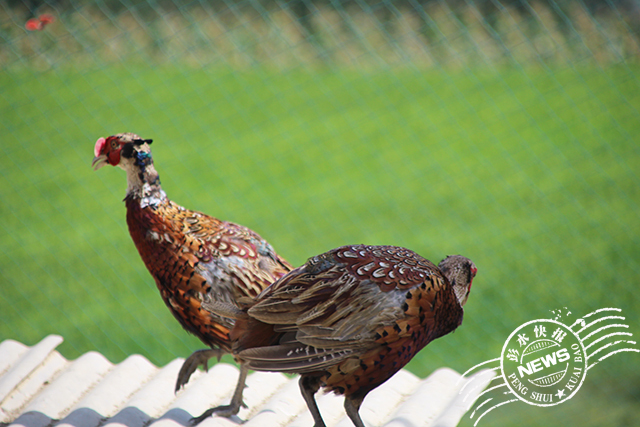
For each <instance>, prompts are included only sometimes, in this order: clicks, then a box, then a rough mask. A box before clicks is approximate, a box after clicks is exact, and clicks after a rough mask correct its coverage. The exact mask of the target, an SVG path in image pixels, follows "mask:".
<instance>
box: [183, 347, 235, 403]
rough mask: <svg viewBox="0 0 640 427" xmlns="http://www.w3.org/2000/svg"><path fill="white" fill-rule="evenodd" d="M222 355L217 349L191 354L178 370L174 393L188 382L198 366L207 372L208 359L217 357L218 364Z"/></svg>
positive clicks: (206, 349) (207, 349)
mask: <svg viewBox="0 0 640 427" xmlns="http://www.w3.org/2000/svg"><path fill="white" fill-rule="evenodd" d="M223 354H224V352H223V351H222V350H221V349H219V348H205V349H202V350H197V351H194V352H193V354H192V355H191V356H189V357H188V358H187V360H185V361H184V363H183V364H182V368H180V372H179V373H178V380H177V381H176V390H175V391H176V393H177V392H178V390H180V388H182V386H184V385H185V384H186V383H188V382H189V378H191V375H192V374H193V373H194V372H195V370H196V369H197V368H198V366H202V368H203V369H204V370H205V372H208V371H209V363H208V362H209V359H213V358H214V357H217V358H218V362H219V361H220V357H222V355H223Z"/></svg>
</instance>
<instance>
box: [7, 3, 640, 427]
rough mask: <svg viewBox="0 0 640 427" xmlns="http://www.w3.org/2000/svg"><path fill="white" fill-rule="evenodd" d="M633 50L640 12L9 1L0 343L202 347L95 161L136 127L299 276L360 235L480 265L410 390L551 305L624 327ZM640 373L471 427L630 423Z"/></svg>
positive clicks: (597, 382)
mask: <svg viewBox="0 0 640 427" xmlns="http://www.w3.org/2000/svg"><path fill="white" fill-rule="evenodd" d="M639 54H640V2H638V1H632V0H608V1H595V0H588V1H569V0H556V1H553V0H531V1H525V0H522V1H512V0H510V1H497V0H475V1H474V0H451V1H444V0H441V1H436V0H397V1H393V0H386V1H385V0H383V1H371V0H350V1H331V0H291V1H273V0H245V1H231V0H212V1H203V0H201V1H188V0H128V1H118V0H95V1H91V0H87V1H74V2H71V1H68V0H59V1H58V0H50V1H41V0H24V1H22V0H0V67H1V71H0V133H1V135H2V136H1V137H0V140H1V142H0V147H1V151H0V213H1V218H2V220H1V221H0V283H1V291H0V340H4V339H9V338H11V339H16V340H18V341H21V342H23V343H25V344H28V345H33V344H35V343H37V342H38V341H40V340H41V339H42V338H44V337H45V336H46V335H47V334H60V335H62V336H63V337H64V339H65V341H64V344H63V345H62V346H61V347H59V350H60V351H61V352H62V354H63V355H64V356H65V357H67V358H70V359H73V358H76V357H78V356H79V355H81V354H83V353H85V352H87V351H91V350H95V351H98V352H101V353H103V354H104V355H106V356H107V357H108V358H109V359H110V360H111V361H112V362H114V363H117V362H120V361H122V360H123V359H124V358H126V357H127V356H128V355H131V354H134V353H140V354H142V355H144V356H145V357H147V358H149V359H150V360H151V361H152V362H153V363H155V364H157V365H164V364H166V363H167V362H169V361H170V360H172V359H174V358H176V357H186V356H188V355H189V354H191V352H192V351H193V350H196V349H198V348H202V344H201V343H200V342H199V341H198V340H197V339H196V338H194V337H192V336H190V335H188V334H187V333H186V332H184V331H183V330H182V329H181V328H180V326H179V324H178V323H177V322H176V321H175V320H174V319H173V317H172V316H171V314H170V313H169V311H168V310H167V308H166V307H165V306H164V303H163V302H162V300H161V298H160V295H159V294H158V291H157V289H156V287H155V284H154V282H153V280H152V278H151V276H150V275H149V273H148V272H147V270H146V269H145V267H144V265H143V263H142V261H141V260H140V258H139V256H138V253H137V251H136V249H135V246H134V245H133V242H132V241H131V239H130V237H129V233H128V230H127V226H126V223H125V207H124V204H123V203H122V199H123V197H124V194H125V188H126V181H125V175H124V173H123V171H121V170H120V169H114V168H103V169H101V170H100V171H99V172H94V171H93V170H92V169H91V160H92V158H93V146H94V143H95V141H96V140H97V139H98V138H99V137H103V136H108V135H112V134H115V133H119V132H135V133H137V134H139V135H141V136H142V137H143V138H153V140H154V143H153V146H152V149H153V153H154V159H155V163H156V168H157V169H158V171H159V173H160V176H161V179H162V183H163V188H164V189H165V191H166V192H167V194H168V195H169V197H170V198H171V199H173V200H174V201H176V202H177V203H179V204H181V205H183V206H185V207H187V208H190V209H195V210H199V211H202V212H205V213H207V214H210V215H213V216H216V217H218V218H221V219H224V220H229V221H233V222H237V223H240V224H243V225H246V226H248V227H250V228H252V229H254V230H256V231H257V232H258V233H260V234H261V235H262V236H263V237H264V238H266V239H267V240H268V241H269V242H270V243H271V244H272V245H273V246H274V247H275V248H276V250H277V251H278V252H279V253H280V254H281V255H282V256H283V257H285V258H287V259H288V260H289V261H290V262H291V263H292V264H294V265H300V264H301V263H303V262H304V261H305V260H306V259H307V258H308V257H310V256H313V255H316V254H319V253H321V252H324V251H326V250H329V249H331V248H334V247H338V246H342V245H344V244H353V243H367V244H393V245H399V246H405V247H408V248H410V249H413V250H415V251H416V252H418V253H420V254H421V255H423V256H425V257H427V258H429V259H431V260H432V261H434V262H436V263H437V262H439V261H440V260H441V259H442V258H444V256H446V255H448V254H456V253H460V254H464V255H466V256H468V257H469V258H471V259H473V260H474V262H475V263H476V265H477V266H478V270H479V272H478V276H477V278H476V280H475V281H474V287H473V289H472V292H471V296H470V298H469V302H468V304H467V306H466V307H465V321H464V324H463V325H462V327H460V328H459V329H458V330H456V331H455V333H453V334H451V335H449V336H446V337H444V338H443V339H440V340H437V341H436V342H433V343H432V344H430V345H429V346H428V347H427V348H426V349H424V350H423V351H422V352H421V353H420V354H419V355H418V356H417V357H416V358H415V359H414V360H413V361H412V362H411V364H410V365H409V366H408V369H409V370H411V371H412V372H414V373H415V374H417V375H419V376H421V377H425V376H427V375H429V374H430V373H431V372H432V371H433V370H434V369H437V368H439V367H442V366H448V367H451V368H453V369H455V370H457V371H458V372H461V373H462V372H464V371H466V370H467V369H469V368H471V367H472V366H474V365H476V364H478V363H481V362H483V361H485V360H489V359H493V358H496V357H499V355H500V352H501V350H502V346H503V344H504V342H505V340H506V338H507V337H508V336H509V334H510V333H511V332H512V331H513V330H514V329H515V328H517V327H518V326H519V325H521V324H522V323H524V322H527V321H529V320H533V319H537V318H553V317H554V314H553V313H552V310H558V309H562V310H563V313H564V314H565V315H566V314H568V312H571V314H570V315H569V317H568V318H570V319H575V318H578V317H580V316H582V315H584V314H587V313H589V312H592V311H594V310H597V309H599V308H602V307H616V308H620V309H622V316H624V317H626V320H625V322H626V323H628V324H629V325H630V327H629V332H631V333H633V334H634V338H633V339H637V337H638V336H639V335H640V303H639V302H638V301H639V299H638V297H637V296H636V295H635V293H634V292H635V290H636V289H637V288H638V277H639V275H640V234H639V230H640V221H639V216H640V214H639V207H640V206H639V204H640V172H639V171H640V143H639V141H638V134H639V133H640V77H639V72H640V64H639ZM572 316H573V317H572ZM567 322H568V323H571V322H569V321H567ZM224 360H225V361H231V359H230V358H229V357H225V359H224ZM639 363H640V355H639V354H638V353H632V352H627V353H620V354H616V355H614V356H612V357H610V358H608V359H607V360H604V361H603V362H601V363H600V364H598V365H597V366H596V367H594V368H593V369H592V370H590V371H589V372H588V375H587V378H586V381H585V383H584V384H583V386H582V388H581V390H580V391H579V392H578V394H577V395H576V396H575V397H573V398H572V399H571V400H570V401H568V402H565V403H563V404H561V405H559V406H554V407H551V408H538V407H533V406H529V405H525V404H524V403H515V404H509V405H507V406H504V407H502V408H498V409H496V410H494V411H493V412H491V413H490V414H488V415H487V416H486V417H485V418H484V419H483V420H482V421H481V423H480V424H479V425H483V424H484V425H501V426H535V425H544V426H547V425H556V424H557V425H567V426H600V425H612V426H627V425H628V426H637V425H640V409H639V408H640V370H639V369H638V366H639ZM462 425H473V422H472V421H470V420H469V418H468V417H465V419H464V420H463V422H462Z"/></svg>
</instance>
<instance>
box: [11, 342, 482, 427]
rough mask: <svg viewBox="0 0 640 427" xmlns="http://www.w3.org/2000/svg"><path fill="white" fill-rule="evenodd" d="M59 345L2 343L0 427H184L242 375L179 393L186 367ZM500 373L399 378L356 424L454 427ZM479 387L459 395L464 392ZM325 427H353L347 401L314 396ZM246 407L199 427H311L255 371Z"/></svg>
mask: <svg viewBox="0 0 640 427" xmlns="http://www.w3.org/2000/svg"><path fill="white" fill-rule="evenodd" d="M61 342H62V337H60V336H57V335H50V336H48V337H46V338H45V339H43V340H42V341H41V342H40V343H38V344H36V345H34V346H33V347H27V346H25V345H24V344H21V343H19V342H17V341H13V340H6V341H3V342H2V343H0V425H2V426H12V427H13V426H16V427H18V426H22V427H47V426H59V427H63V426H64V427H105V426H106V427H148V426H151V427H184V426H186V425H189V420H190V418H191V417H193V416H197V415H200V414H201V413H202V412H204V411H205V410H207V409H208V408H210V407H212V406H217V405H221V404H226V403H228V402H229V399H230V397H231V394H232V392H233V389H234V387H235V384H236V381H237V378H238V369H237V368H236V367H235V366H233V365H229V364H225V363H218V364H216V365H214V366H213V367H212V368H211V369H209V372H208V373H204V372H200V371H197V372H196V373H194V375H193V376H192V378H191V381H189V384H187V386H186V387H185V388H184V389H183V390H181V391H180V392H178V393H177V394H175V393H174V392H173V388H174V385H175V380H176V377H177V375H178V371H179V370H180V367H181V366H182V362H183V361H184V360H183V359H176V360H174V361H172V362H171V363H169V364H168V365H166V366H164V367H162V368H158V367H156V366H154V365H153V364H152V363H151V362H149V361H148V360H147V359H146V358H144V357H143V356H140V355H133V356H130V357H128V358H127V359H126V360H124V361H123V362H122V363H119V364H117V365H114V364H112V363H111V362H109V361H108V360H107V359H106V358H105V357H104V356H102V355H101V354H99V353H96V352H89V353H86V354H84V355H82V356H81V357H79V358H78V359H76V360H72V361H69V360H67V359H65V358H64V357H62V356H61V355H60V353H58V352H57V351H56V350H55V348H56V347H57V346H58V345H59V344H60V343H61ZM493 376H494V373H493V372H491V371H484V372H480V373H478V374H476V375H474V376H473V377H471V378H469V379H462V378H461V376H460V374H458V373H457V372H455V371H453V370H451V369H448V368H442V369H439V370H437V371H435V372H434V373H433V374H432V375H430V376H429V377H428V378H426V379H424V380H420V379H419V378H418V377H416V376H415V375H413V374H411V373H409V372H408V371H405V370H402V371H400V372H398V373H397V374H396V375H395V376H393V377H392V378H391V379H390V380H389V381H387V382H386V383H385V384H383V385H382V386H380V387H378V388H377V389H375V390H374V391H372V392H371V393H370V394H369V395H368V396H367V398H366V399H365V401H364V403H363V405H362V408H361V409H360V415H361V416H362V419H363V420H364V422H365V424H366V425H367V426H385V427H427V426H443V427H444V426H454V425H456V424H457V423H458V422H459V421H460V419H461V418H462V416H463V415H464V414H465V412H466V411H467V410H468V409H469V407H471V405H472V404H473V402H474V401H475V400H476V398H477V397H478V395H479V394H480V392H481V391H482V390H484V389H485V387H486V386H487V385H488V384H489V382H490V381H491V379H492V378H493ZM469 381H473V382H474V386H473V387H465V388H464V389H465V390H470V392H467V393H466V394H461V393H460V391H461V390H462V389H463V386H464V385H465V384H466V383H468V382H469ZM317 400H318V405H319V407H320V412H321V413H322V416H323V418H324V420H325V422H326V424H327V426H328V427H352V426H353V424H352V423H351V421H350V420H349V419H348V418H347V417H346V416H345V413H344V409H343V406H342V405H343V399H342V398H341V397H337V396H334V395H333V394H322V393H319V394H318V395H317ZM244 401H245V403H246V404H247V406H248V408H243V409H241V410H240V412H239V414H238V415H237V416H235V417H232V418H230V419H227V418H221V417H215V416H214V417H211V418H209V419H207V420H205V421H204V422H202V423H201V424H200V426H202V427H231V426H237V425H238V424H240V423H243V425H244V426H246V427H310V426H311V425H313V419H312V417H311V414H310V413H309V411H308V410H307V407H306V405H305V403H304V400H303V399H302V396H301V395H300V390H299V388H298V380H297V378H290V377H287V376H285V375H282V374H276V373H263V372H254V373H252V374H250V375H249V377H248V378H247V388H246V389H245V392H244Z"/></svg>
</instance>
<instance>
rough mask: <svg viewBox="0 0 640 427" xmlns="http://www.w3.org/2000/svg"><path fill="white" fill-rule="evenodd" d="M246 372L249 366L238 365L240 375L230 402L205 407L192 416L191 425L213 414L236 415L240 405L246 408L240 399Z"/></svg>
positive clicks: (222, 415)
mask: <svg viewBox="0 0 640 427" xmlns="http://www.w3.org/2000/svg"><path fill="white" fill-rule="evenodd" d="M248 372H249V368H247V367H245V365H240V377H239V378H238V384H237V385H236V390H235V391H234V392H233V397H232V398H231V402H230V403H229V404H228V405H221V406H216V407H215V408H211V409H207V410H206V411H205V412H204V413H203V414H202V415H200V416H199V417H195V418H192V419H191V425H193V426H196V425H198V424H200V423H201V422H202V421H204V420H206V419H207V418H209V417H210V416H211V415H213V414H216V415H219V416H221V417H227V418H228V417H231V416H233V415H236V414H237V413H238V411H239V410H240V407H244V408H246V407H247V405H245V404H244V402H243V401H242V392H243V391H244V387H245V382H246V380H247V373H248Z"/></svg>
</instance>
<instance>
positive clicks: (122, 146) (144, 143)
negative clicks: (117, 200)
mask: <svg viewBox="0 0 640 427" xmlns="http://www.w3.org/2000/svg"><path fill="white" fill-rule="evenodd" d="M151 142H153V140H151V139H142V138H141V137H139V136H138V135H136V134H134V133H119V134H117V135H112V136H109V137H107V138H99V139H98V140H97V141H96V145H95V148H94V154H95V157H94V158H93V163H92V166H93V168H94V170H98V169H100V168H101V167H103V166H105V165H107V164H109V165H111V166H119V167H120V168H122V169H123V170H124V171H125V172H126V173H127V197H134V198H141V199H143V204H145V205H146V204H147V203H148V204H154V203H157V201H158V200H161V199H164V198H165V197H166V195H165V194H164V192H163V191H162V189H161V188H160V178H159V177H158V173H157V172H156V170H155V168H154V166H153V158H152V156H151V148H150V147H149V144H151ZM144 199H146V203H145V202H144Z"/></svg>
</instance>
